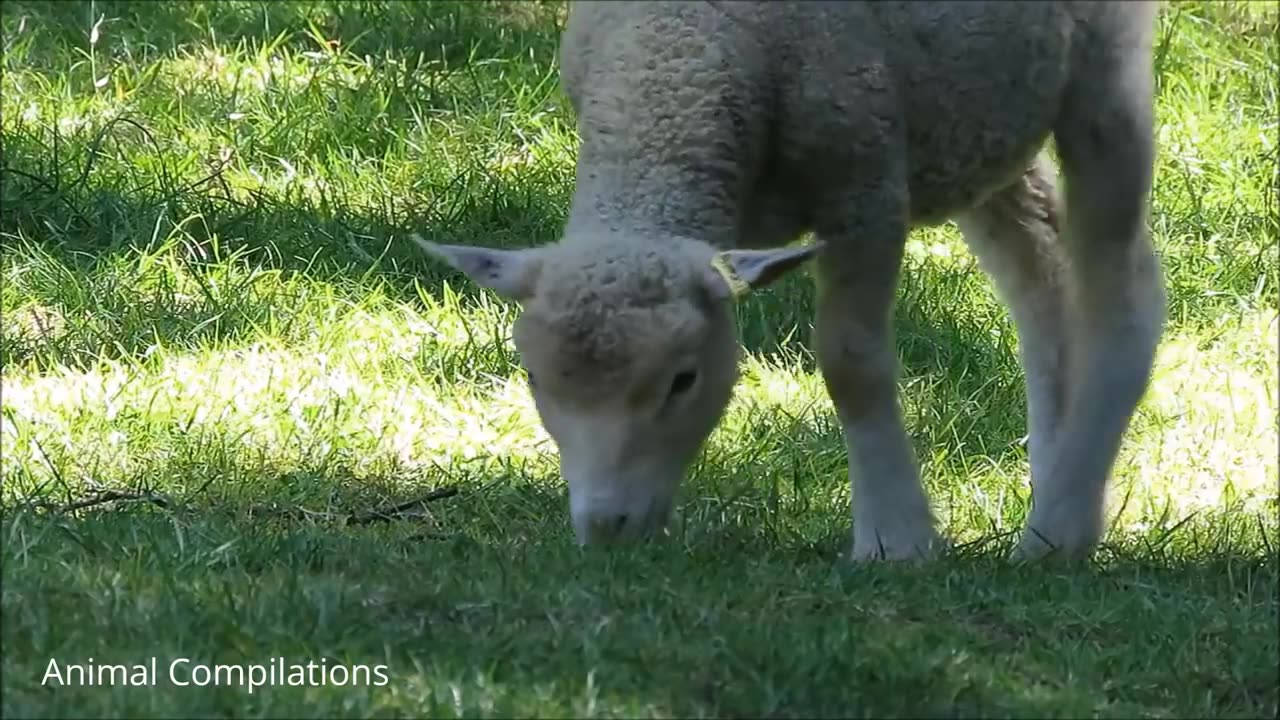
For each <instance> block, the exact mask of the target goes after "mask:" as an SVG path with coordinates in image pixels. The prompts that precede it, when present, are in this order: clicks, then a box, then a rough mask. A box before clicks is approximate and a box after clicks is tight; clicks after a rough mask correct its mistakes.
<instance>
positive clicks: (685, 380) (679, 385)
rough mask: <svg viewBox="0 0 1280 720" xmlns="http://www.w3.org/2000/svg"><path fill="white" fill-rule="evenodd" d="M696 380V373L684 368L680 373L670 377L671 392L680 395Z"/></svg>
mask: <svg viewBox="0 0 1280 720" xmlns="http://www.w3.org/2000/svg"><path fill="white" fill-rule="evenodd" d="M697 380H698V373H696V372H694V371H693V370H686V371H684V372H682V373H678V374H677V375H676V376H675V377H674V378H672V379H671V394H672V395H680V394H682V393H685V392H688V391H689V388H691V387H693V384H694V383H695V382H697Z"/></svg>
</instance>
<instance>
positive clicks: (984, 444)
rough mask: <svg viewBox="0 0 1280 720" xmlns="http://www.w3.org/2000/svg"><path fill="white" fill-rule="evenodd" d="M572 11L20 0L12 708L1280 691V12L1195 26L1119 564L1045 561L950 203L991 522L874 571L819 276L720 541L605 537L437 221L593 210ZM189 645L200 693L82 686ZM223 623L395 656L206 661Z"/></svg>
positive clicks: (1169, 171)
mask: <svg viewBox="0 0 1280 720" xmlns="http://www.w3.org/2000/svg"><path fill="white" fill-rule="evenodd" d="M559 10H560V6H559V5H558V4H539V5H532V4H522V3H520V4H518V3H487V2H486V3H479V2H466V3H444V2H432V3H408V2H358V3H357V2H344V3H340V4H339V3H325V2H307V3H295V2H275V3H266V4H259V3H252V2H227V1H225V0H224V1H220V2H216V3H190V2H165V3H152V2H57V3H39V2H21V1H17V0H11V1H10V2H6V3H5V4H4V6H3V13H4V14H3V26H2V31H3V43H4V59H3V69H4V76H3V81H2V83H0V127H2V129H3V143H4V146H3V150H4V159H3V176H2V178H3V185H2V187H0V198H2V199H3V221H2V222H0V234H2V235H0V237H2V240H3V254H2V257H0V272H2V273H3V287H2V288H0V311H2V313H3V334H2V336H0V363H2V364H3V370H2V371H0V379H2V380H3V391H2V393H0V404H2V409H3V413H2V418H0V423H2V433H0V442H2V443H3V462H2V465H0V469H2V470H3V475H4V484H3V488H2V489H0V505H2V507H3V510H4V518H3V521H2V523H0V531H2V532H3V538H4V549H3V555H2V557H3V563H4V566H3V581H4V582H3V592H2V594H0V605H2V608H3V620H4V623H3V629H2V630H0V638H2V639H3V647H4V653H3V658H2V659H0V667H2V669H3V690H4V693H3V704H2V706H0V707H2V708H3V712H4V715H5V716H6V717H34V716H83V717H105V716H127V717H144V716H152V717H156V716H159V717H173V716H211V715H236V716H255V717H256V716H298V715H311V716H324V717H329V716H351V717H371V716H378V717H384V716H406V715H413V716H423V715H426V716H549V717H556V716H560V717H563V716H569V715H573V716H577V715H592V716H597V715H599V716H626V717H637V716H709V715H714V716H734V717H737V716H761V715H769V716H796V717H801V716H807V717H813V716H838V717H872V716H875V717H884V716H910V717H923V716H931V717H932V716H937V717H941V716H947V717H954V716H1011V717H1014V716H1016V717H1080V716H1104V717H1135V716H1143V717H1170V718H1173V717H1193V716H1205V717H1264V716H1267V717H1274V716H1275V715H1276V712H1277V705H1278V695H1280V678H1278V677H1277V674H1276V667H1277V660H1278V655H1280V648H1278V641H1277V633H1278V628H1277V607H1278V603H1280V592H1278V590H1277V582H1278V581H1280V559H1278V557H1277V551H1276V543H1277V540H1278V539H1280V532H1278V531H1280V522H1278V521H1277V509H1278V506H1277V484H1278V473H1277V463H1276V443H1277V411H1278V406H1277V388H1276V376H1277V369H1278V361H1277V345H1276V333H1277V323H1278V322H1280V302H1277V280H1278V279H1280V278H1278V277H1277V267H1278V265H1277V262H1276V260H1277V258H1276V252H1277V238H1278V237H1280V219H1278V217H1277V204H1276V201H1277V196H1276V185H1277V169H1278V168H1280V162H1278V160H1280V150H1278V149H1277V148H1278V147H1280V141H1278V140H1277V80H1276V78H1277V77H1280V43H1277V40H1276V38H1277V20H1278V13H1277V11H1276V9H1275V5H1274V4H1270V3H1261V2H1258V3H1242V2H1233V3H1228V2H1183V3H1178V4H1176V5H1170V6H1167V7H1166V8H1165V10H1164V12H1163V15H1162V17H1161V20H1160V44H1159V47H1158V55H1157V59H1158V63H1159V79H1160V84H1159V88H1160V97H1159V138H1160V159H1159V167H1158V175H1157V188H1156V191H1155V197H1154V209H1153V216H1152V220H1151V225H1152V228H1153V231H1154V232H1155V233H1156V237H1157V239H1158V243H1159V247H1160V250H1161V253H1162V254H1163V257H1164V260H1165V263H1166V268H1167V275H1168V282H1169V288H1170V297H1169V312H1170V326H1169V333H1168V336H1167V340H1166V342H1165V344H1164V345H1163V346H1162V349H1161V352H1160V355H1159V359H1158V367H1157V371H1156V376H1155V379H1154V381H1153V385H1152V389H1151V392H1150V393H1149V394H1148V396H1147V397H1146V399H1145V400H1144V402H1143V404H1142V407H1141V409H1140V412H1139V413H1138V415H1137V417H1136V418H1135V421H1134V424H1133V428H1132V431H1131V432H1130V434H1129V436H1128V440H1127V442H1126V445H1125V449H1124V451H1123V453H1122V456H1121V458H1120V460H1119V463H1118V465H1117V468H1116V473H1115V483H1114V486H1113V490H1112V498H1111V500H1112V501H1111V506H1110V507H1111V514H1112V516H1113V517H1114V518H1115V521H1114V526H1113V530H1112V532H1111V534H1110V535H1109V536H1108V539H1107V543H1106V546H1105V547H1104V548H1103V549H1102V550H1100V551H1099V553H1098V555H1097V557H1096V558H1095V560H1094V562H1092V563H1091V564H1089V565H1088V566H1087V567H1082V568H1074V569H1071V568H1052V567H1039V566H1025V567H1023V566H1017V565H1014V564H1011V563H1009V562H1007V561H1006V559H1005V553H1006V552H1007V550H1008V548H1009V546H1010V545H1011V543H1012V541H1013V537H1012V534H1013V533H1015V532H1016V531H1017V529H1018V528H1019V527H1020V524H1021V522H1022V520H1023V517H1024V516H1025V513H1026V508H1027V496H1028V489H1027V483H1026V476H1027V458H1026V448H1025V438H1024V437H1023V435H1024V433H1025V411H1024V409H1023V402H1024V396H1023V391H1022V386H1021V382H1022V381H1021V373H1020V371H1019V369H1018V364H1017V357H1016V345H1015V340H1014V337H1013V333H1012V326H1011V325H1010V323H1009V319H1008V316H1007V313H1006V312H1005V310H1004V309H1003V308H1002V307H1001V306H1000V305H999V304H998V303H997V302H996V301H995V299H994V296H993V294H992V291H991V288H990V285H989V283H988V282H987V281H986V279H985V278H984V277H983V276H982V275H981V274H980V273H977V272H975V270H974V264H973V260H972V258H971V257H970V256H969V255H968V253H967V252H966V251H965V250H964V249H963V245H962V244H961V242H960V241H959V237H958V235H957V234H956V232H955V230H954V228H953V227H951V226H946V227H941V228H936V229H932V230H928V231H921V232H918V233H916V234H915V235H913V237H912V239H911V245H910V253H909V260H908V264H909V267H908V270H907V277H906V278H905V279H904V282H903V286H902V288H901V291H900V304H899V311H898V316H897V328H898V339H899V347H900V351H901V356H902V359H903V367H904V370H903V379H902V388H903V396H904V397H903V399H904V403H905V407H906V412H907V419H908V423H909V427H910V430H911V433H912V437H913V438H914V440H915V442H916V448H917V451H918V453H919V456H920V459H921V462H922V465H923V471H924V473H925V477H926V481H927V482H928V484H929V487H930V490H931V492H932V494H933V497H934V499H935V501H936V504H937V507H938V512H939V515H940V517H941V518H942V519H943V520H944V521H945V522H946V524H947V527H948V532H949V533H951V534H952V536H953V537H955V538H957V539H958V540H959V541H960V542H961V543H962V547H961V548H960V549H958V550H957V552H956V553H954V555H953V556H951V557H947V558H944V559H942V560H940V561H938V562H936V563H933V564H929V565H924V566H882V567H856V568H855V567H849V566H848V565H846V564H844V563H843V562H842V557H841V555H842V553H843V552H844V551H845V550H846V549H847V543H848V539H849V534H848V518H849V512H848V488H847V484H846V480H845V454H844V450H843V443H842V440H841V437H840V433H839V428H838V425H837V424H836V423H835V421H834V419H833V416H832V410H831V407H830V403H829V402H828V400H827V399H826V396H825V393H824V392H823V390H822V383H821V379H820V377H819V376H818V375H817V374H816V371H815V368H814V363H813V359H812V355H811V353H810V351H809V349H808V347H807V345H806V339H807V337H808V330H809V327H810V325H811V318H812V301H811V294H810V289H809V287H808V284H807V281H806V280H805V279H804V278H803V277H800V276H797V277H795V278H788V279H787V280H785V281H783V282H782V283H781V284H780V285H779V286H778V287H776V288H773V289H771V290H769V291H767V292H764V293H762V294H761V295H760V296H758V297H756V298H753V299H751V300H749V301H747V302H745V303H743V304H742V305H741V307H740V309H739V314H740V317H741V320H742V340H743V343H744V344H745V346H746V347H747V348H748V350H749V351H750V352H749V356H748V359H747V361H746V366H745V373H744V377H743V380H742V383H741V386H740V388H739V391H738V393H737V396H736V398H735V400H734V403H733V405H732V407H731V408H730V411H729V413H728V415H727V417H726V419H725V422H724V424H723V426H722V427H721V428H720V429H719V430H718V431H717V432H716V434H715V435H714V436H713V437H712V438H711V441H710V443H709V445H708V448H707V450H706V452H705V453H704V455H703V456H702V458H701V459H700V460H699V463H698V465H697V467H696V468H695V469H694V471H693V473H692V477H691V478H690V479H689V481H688V482H687V484H686V486H685V487H686V490H685V494H684V498H683V505H682V507H681V512H682V516H681V517H682V522H681V524H680V526H678V528H677V534H676V537H675V538H673V539H672V541H671V542H669V543H666V544H662V545H657V546H644V547H636V548H627V549H621V550H614V551H612V552H603V551H594V550H591V551H584V550H580V549H578V548H577V547H576V546H574V544H573V542H572V537H571V532H570V529H569V524H568V518H567V503H566V500H565V496H564V488H563V484H562V483H561V481H560V480H559V478H558V476H557V474H556V464H555V461H554V455H553V453H552V448H551V447H550V445H549V443H548V440H547V438H546V436H545V433H544V432H543V431H542V429H541V428H540V427H539V425H538V422H537V418H536V415H535V413H534V411H533V408H532V406H531V404H530V400H529V396H528V393H527V390H526V388H525V386H524V382H523V378H522V376H521V374H520V373H519V371H518V369H517V364H516V362H515V357H514V352H513V349H512V347H511V344H510V341H509V338H508V328H509V325H510V321H511V319H512V316H513V311H514V308H513V307H512V306H511V305H510V304H509V303H505V302H503V301H501V300H499V299H497V298H495V297H493V296H492V295H490V294H487V293H483V292H480V291H477V290H476V289H475V288H474V287H473V286H471V285H469V284H468V283H466V282H464V281H462V280H461V279H460V278H459V277H458V276H457V275H456V274H452V273H449V272H446V271H445V270H444V269H443V268H441V267H440V266H438V265H435V264H433V263H431V262H430V261H429V260H427V259H426V258H424V257H422V256H421V255H420V253H418V252H417V251H416V250H415V249H414V248H413V246H412V244H411V243H409V242H408V241H407V236H408V235H409V234H410V233H413V232H418V233H421V234H422V235H424V236H425V237H428V238H432V239H437V240H447V241H451V242H476V243H492V244H504V245H513V246H516V245H531V244H537V243H542V242H547V241H551V240H553V239H555V237H556V235H557V232H558V231H559V228H560V227H561V224H562V219H563V217H564V214H565V210H566V206H567V202H568V197H569V193H570V191H571V188H572V183H573V159H574V155H575V148H576V140H575V135H574V130H573V119H572V115H571V113H570V112H569V110H568V107H567V103H566V101H565V100H564V99H563V98H562V96H561V95H560V91H559V88H558V86H557V74H556V66H555V49H556V46H557V24H558V23H559V22H562V20H561V18H560V16H559V15H558V13H559ZM439 488H453V489H456V490H457V491H458V492H457V494H456V495H453V496H451V497H444V498H440V499H437V500H434V501H433V502H431V503H429V504H426V505H425V506H423V507H421V508H419V507H417V506H416V505H414V504H413V503H411V502H410V501H412V500H414V499H415V498H418V497H419V496H421V495H423V494H424V493H427V492H430V491H432V490H435V489H439ZM104 493H116V494H117V495H118V496H122V497H123V498H124V499H121V500H118V501H116V502H101V503H93V504H91V505H89V506H86V507H80V508H72V509H68V508H67V506H68V504H74V503H77V502H79V501H83V502H85V503H88V502H90V501H93V500H94V499H102V498H104V497H109V496H107V495H104ZM129 498H132V500H129ZM397 505H414V507H413V508H404V507H401V508H397V509H396V512H395V513H391V514H390V516H389V517H388V516H385V515H384V516H379V515H378V514H377V511H378V510H379V509H380V508H385V507H387V506H397ZM410 510H412V511H410ZM379 520H385V521H379ZM152 657H155V658H158V668H159V672H160V678H159V679H158V682H156V684H154V685H153V686H147V687H126V686H122V685H118V684H117V685H96V686H79V685H75V684H73V685H69V686H58V685H57V684H56V683H52V684H42V682H41V680H42V677H43V676H44V674H45V671H46V670H47V669H48V663H49V661H50V659H51V658H52V659H56V660H57V661H58V662H59V663H60V664H62V665H66V664H73V663H79V664H86V663H90V662H92V663H95V664H99V665H101V664H108V663H110V664H126V665H132V664H134V663H145V662H148V661H149V659H150V658H152ZM184 657H185V658H190V659H192V661H193V662H194V663H198V664H204V665H207V666H212V665H215V664H230V665H240V666H246V665H254V664H259V665H265V664H268V663H270V662H272V659H273V658H284V659H285V662H286V663H298V664H306V663H307V662H308V661H311V662H314V663H316V664H317V665H319V664H321V663H322V662H323V663H325V664H326V665H327V666H330V667H331V666H333V665H336V664H348V665H351V664H367V665H375V664H382V665H385V666H386V671H385V672H386V674H387V676H388V679H389V682H388V683H387V684H386V685H385V686H371V685H368V684H366V683H360V684H358V685H351V684H347V685H343V686H338V685H335V684H333V683H332V682H330V683H323V684H315V685H311V686H305V687H296V686H278V685H277V686H275V687H258V688H256V689H254V690H253V691H252V692H250V689H249V688H247V687H245V686H243V685H239V686H226V685H223V686H204V687H199V686H177V685H174V684H173V683H171V682H170V679H169V677H168V673H167V668H168V665H169V663H170V662H171V661H172V660H174V659H176V658H184ZM178 679H180V680H181V679H183V677H182V676H181V675H180V677H179V678H178Z"/></svg>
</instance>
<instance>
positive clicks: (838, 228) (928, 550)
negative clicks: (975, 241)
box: [815, 192, 942, 561]
mask: <svg viewBox="0 0 1280 720" xmlns="http://www.w3.org/2000/svg"><path fill="white" fill-rule="evenodd" d="M886 194H887V193H878V192H870V193H860V194H859V196H858V199H857V200H856V207H855V208H854V209H853V211H852V216H851V217H848V218H845V219H842V220H837V221H833V222H831V223H830V224H829V225H828V227H827V228H825V229H823V228H819V231H818V236H819V238H821V239H822V240H823V241H824V242H825V243H826V246H827V247H826V250H825V251H824V253H823V254H822V255H821V256H820V257H819V259H818V266H817V289H818V298H817V318H816V323H815V326H816V327H815V331H816V335H817V337H816V345H817V356H818V364H819V367H820V368H821V370H822V375H823V379H824V382H825V383H826V387H827V392H828V393H829V395H830V396H831V400H832V402H833V403H834V404H835V409H836V414H837V415H838V417H839V418H840V423H841V426H842V428H843V431H844V436H845V444H846V447H847V448H848V453H849V482H850V486H851V492H852V496H853V498H852V500H853V552H852V556H853V559H854V560H856V561H865V560H875V559H888V560H900V559H908V558H914V557H926V556H929V555H932V554H933V552H934V551H935V550H936V549H937V548H938V547H939V546H940V545H941V544H942V539H941V537H940V536H939V535H938V533H937V531H936V530H935V528H934V518H933V514H932V512H931V511H930V509H929V501H928V498H927V496H926V495H925V492H924V488H923V486H922V484H921V482H920V471H919V469H918V467H917V465H916V460H915V457H914V453H913V452H912V449H911V441H910V438H909V437H908V436H907V432H906V428H905V426H904V424H903V419H902V414H901V410H900V409H899V406H898V389H897V376H898V362H897V355H896V353H895V352H894V345H893V332H892V324H891V316H892V308H893V300H894V291H895V287H896V285H897V280H898V274H899V271H900V268H901V264H902V254H903V247H904V245H905V243H906V234H907V228H906V226H905V224H904V223H902V222H901V221H895V219H894V218H901V217H903V215H902V214H897V213H892V212H889V211H888V208H891V207H892V201H893V198H892V197H889V198H886V197H884V195H886ZM845 207H846V208H847V207H848V206H847V205H846V206H845ZM862 208H866V210H862Z"/></svg>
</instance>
